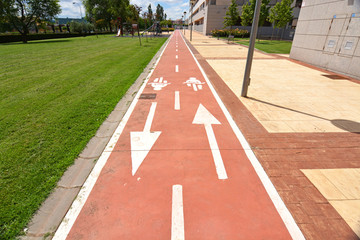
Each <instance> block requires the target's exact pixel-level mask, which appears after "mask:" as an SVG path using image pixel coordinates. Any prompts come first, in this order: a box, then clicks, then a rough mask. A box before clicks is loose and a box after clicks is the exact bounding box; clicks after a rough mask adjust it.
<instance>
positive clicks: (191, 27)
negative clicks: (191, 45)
mask: <svg viewBox="0 0 360 240" xmlns="http://www.w3.org/2000/svg"><path fill="white" fill-rule="evenodd" d="M192 13H193V4H192V3H191V13H190V23H191V26H190V42H191V41H192V29H193V22H192Z"/></svg>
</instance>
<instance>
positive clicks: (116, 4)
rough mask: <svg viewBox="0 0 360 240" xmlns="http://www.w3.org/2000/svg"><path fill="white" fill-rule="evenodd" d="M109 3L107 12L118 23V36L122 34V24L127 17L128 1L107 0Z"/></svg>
mask: <svg viewBox="0 0 360 240" xmlns="http://www.w3.org/2000/svg"><path fill="white" fill-rule="evenodd" d="M108 1H109V2H110V8H109V12H110V13H111V14H112V15H113V16H114V17H115V18H117V19H118V20H119V22H120V34H121V36H123V34H124V26H123V23H124V21H125V20H126V19H127V17H128V15H129V4H130V1H129V0H108Z"/></svg>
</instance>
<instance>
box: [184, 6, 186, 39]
mask: <svg viewBox="0 0 360 240" xmlns="http://www.w3.org/2000/svg"><path fill="white" fill-rule="evenodd" d="M185 23H186V12H184V36H185Z"/></svg>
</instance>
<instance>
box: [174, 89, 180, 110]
mask: <svg viewBox="0 0 360 240" xmlns="http://www.w3.org/2000/svg"><path fill="white" fill-rule="evenodd" d="M174 108H175V110H180V92H179V91H175V106H174Z"/></svg>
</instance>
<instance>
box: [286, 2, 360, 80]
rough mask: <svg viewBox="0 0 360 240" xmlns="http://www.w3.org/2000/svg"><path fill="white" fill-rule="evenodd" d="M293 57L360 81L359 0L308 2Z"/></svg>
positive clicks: (296, 38)
mask: <svg viewBox="0 0 360 240" xmlns="http://www.w3.org/2000/svg"><path fill="white" fill-rule="evenodd" d="M290 57H291V58H293V59H296V60H300V61H303V62H307V63H310V64H312V65H315V66H318V67H321V68H324V69H327V70H331V71H334V72H338V73H341V74H345V75H348V76H351V77H354V78H357V79H360V0H321V1H320V0H317V1H314V0H312V1H310V0H305V1H304V2H303V4H302V9H301V13H300V16H299V20H298V26H297V28H296V33H295V37H294V41H293V45H292V48H291V53H290Z"/></svg>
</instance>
